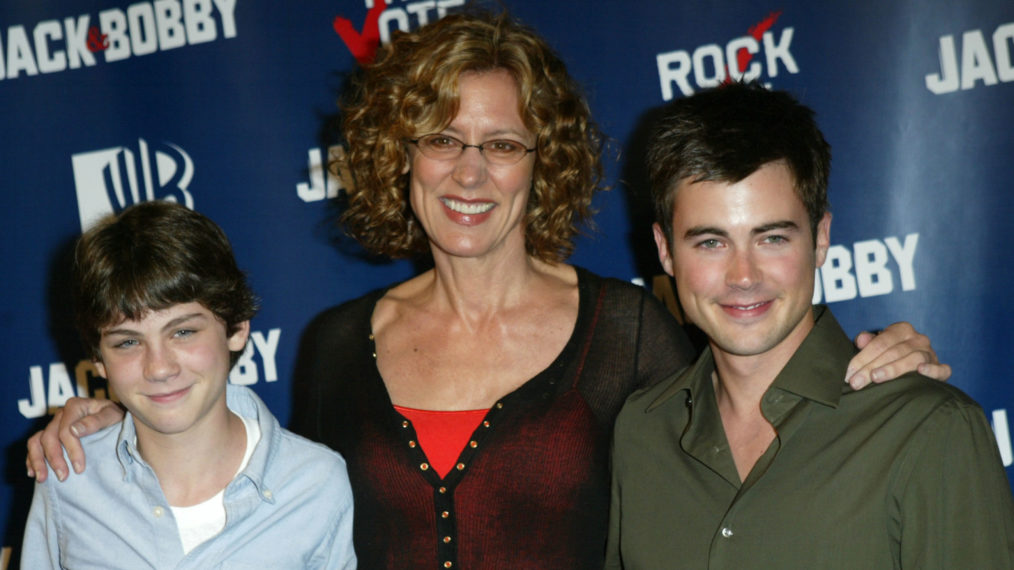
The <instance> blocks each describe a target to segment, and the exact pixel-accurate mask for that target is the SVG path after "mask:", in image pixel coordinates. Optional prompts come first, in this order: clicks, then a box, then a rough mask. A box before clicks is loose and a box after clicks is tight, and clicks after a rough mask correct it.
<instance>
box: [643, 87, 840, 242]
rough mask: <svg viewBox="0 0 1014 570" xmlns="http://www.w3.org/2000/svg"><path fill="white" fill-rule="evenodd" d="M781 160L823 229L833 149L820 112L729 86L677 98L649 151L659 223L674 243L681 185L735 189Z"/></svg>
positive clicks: (759, 90) (784, 96) (781, 96)
mask: <svg viewBox="0 0 1014 570" xmlns="http://www.w3.org/2000/svg"><path fill="white" fill-rule="evenodd" d="M778 160H782V161H784V162H785V164H786V165H787V166H788V168H789V170H790V171H791V173H792V175H793V179H794V181H795V190H796V194H797V195H798V196H799V198H800V199H801V200H802V202H803V205H804V206H805V207H806V210H807V213H808V214H809V217H810V231H811V234H812V235H813V236H814V239H816V231H817V223H818V222H820V219H821V218H822V217H823V216H824V213H825V212H827V211H828V208H829V206H828V201H827V181H828V176H829V175H830V173H831V147H830V145H828V144H827V141H825V140H824V135H823V134H821V132H820V129H819V128H817V123H816V121H814V112H813V110H812V109H810V108H809V107H806V106H805V105H803V104H801V103H799V102H798V101H796V99H795V98H793V97H792V95H790V94H789V93H787V92H785V91H769V90H767V89H765V88H764V87H762V86H761V85H759V84H757V83H755V82H751V83H730V84H726V85H722V86H721V87H717V88H715V89H711V90H708V91H702V92H700V93H697V94H695V95H691V96H690V97H686V98H683V99H677V100H676V101H674V102H672V103H670V104H669V105H668V106H667V107H666V108H665V109H664V113H663V115H662V118H661V120H660V121H659V122H658V124H657V126H656V128H655V130H654V133H653V135H652V137H651V140H650V142H649V145H648V152H647V164H648V179H649V183H650V185H651V195H652V201H653V202H654V208H655V219H656V221H657V222H658V223H659V224H660V225H661V227H662V230H663V232H664V233H665V236H666V239H667V240H668V241H669V242H670V243H672V237H673V236H672V216H673V204H674V203H675V194H676V189H677V187H678V186H679V184H680V183H681V182H683V181H689V182H691V183H692V182H704V181H714V182H725V183H729V184H735V183H736V182H739V181H741V180H743V179H744V178H746V177H748V176H750V175H751V174H753V173H754V172H756V171H757V169H759V168H760V167H761V166H764V165H765V164H768V163H770V162H774V161H778Z"/></svg>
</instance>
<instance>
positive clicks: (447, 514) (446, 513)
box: [440, 511, 451, 519]
mask: <svg viewBox="0 0 1014 570" xmlns="http://www.w3.org/2000/svg"><path fill="white" fill-rule="evenodd" d="M449 516H451V513H449V512H447V511H444V512H442V513H440V518H442V519H446V518H447V517H449Z"/></svg>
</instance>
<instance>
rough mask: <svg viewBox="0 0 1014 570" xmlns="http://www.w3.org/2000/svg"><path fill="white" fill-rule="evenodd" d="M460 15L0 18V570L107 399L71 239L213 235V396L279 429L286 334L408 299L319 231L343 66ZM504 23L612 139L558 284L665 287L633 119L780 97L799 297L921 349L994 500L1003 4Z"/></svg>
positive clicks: (634, 14) (147, 9)
mask: <svg viewBox="0 0 1014 570" xmlns="http://www.w3.org/2000/svg"><path fill="white" fill-rule="evenodd" d="M375 3H376V5H374V4H375ZM462 3H463V0H419V1H403V0H392V1H391V2H389V3H387V4H384V3H383V2H382V0H365V1H364V0H303V1H301V2H291V3H288V2H285V3H283V2H264V1H261V2H255V1H253V0H154V1H149V2H134V3H131V2H126V1H122V0H75V1H71V0H59V1H57V0H42V1H35V2H27V1H20V2H19V1H13V2H4V3H2V4H0V132H2V133H3V135H4V136H3V138H2V140H0V156H2V162H0V164H2V167H0V168H2V170H0V185H2V186H0V189H2V198H3V207H2V208H0V216H2V227H3V228H4V232H3V236H4V239H3V240H2V245H0V247H2V250H0V251H2V256H3V257H2V261H3V266H4V267H6V268H7V270H6V271H7V272H8V273H7V277H6V278H5V279H3V280H0V296H2V299H3V304H2V308H0V325H2V327H3V329H4V330H6V331H7V332H6V333H5V335H4V343H3V348H2V349H0V350H2V351H3V352H2V353H0V354H2V355H3V359H2V362H0V382H2V383H3V384H2V386H3V387H4V391H3V397H2V399H0V406H2V407H3V409H4V410H5V412H6V413H3V414H0V434H2V436H0V437H2V438H3V443H4V445H5V448H4V449H5V452H6V453H5V454H4V457H3V462H4V463H3V466H4V471H3V475H4V478H3V482H2V486H0V522H2V523H3V525H4V526H3V531H4V534H3V545H4V546H5V548H4V558H3V565H2V567H6V564H7V561H8V560H9V559H10V556H11V547H13V548H14V549H15V550H16V549H17V547H18V546H19V545H20V541H21V532H22V528H23V523H24V518H25V516H26V514H27V508H28V504H29V501H30V498H31V492H32V484H31V481H30V480H29V479H27V478H26V477H25V474H24V464H23V457H24V440H25V439H26V438H27V436H28V435H29V434H31V433H32V432H34V431H35V430H36V429H38V428H39V427H40V425H42V423H43V422H44V421H46V419H47V414H48V411H49V410H50V409H51V408H52V407H55V406H60V405H61V404H62V403H63V402H64V401H65V400H66V399H67V398H68V397H70V396H72V395H75V394H82V395H84V394H96V393H100V394H104V393H105V391H104V386H103V384H102V383H101V381H100V380H99V379H96V377H95V375H94V369H93V368H92V367H91V365H90V363H89V362H87V361H85V360H84V359H83V351H82V350H81V349H80V347H79V345H78V343H77V339H76V334H75V332H74V331H73V329H72V326H71V321H70V319H69V307H68V292H67V289H66V279H67V265H68V263H67V259H68V258H67V256H68V252H69V247H70V245H71V244H72V242H73V240H74V239H75V238H76V236H78V235H79V234H80V232H81V229H82V226H83V225H85V224H87V223H89V221H90V220H91V219H94V217H95V216H97V215H100V214H102V213H104V212H109V211H113V210H119V209H121V208H123V207H124V206H126V205H129V204H131V203H134V202H137V201H141V200H149V199H162V198H168V197H172V198H174V199H176V200H179V201H181V202H184V203H186V204H188V205H190V206H191V207H193V208H195V209H197V210H199V211H201V212H203V213H205V214H207V215H208V216H210V217H211V218H212V219H214V220H215V221H217V222H218V223H219V224H220V225H221V226H222V227H223V228H224V229H225V231H226V232H227V233H228V235H229V236H230V238H231V239H232V241H233V244H234V247H235V250H236V254H237V257H238V258H239V261H240V264H241V266H242V267H244V268H245V269H246V270H247V271H248V272H249V275H250V278H251V281H252V284H253V286H254V288H255V289H256V291H257V292H258V293H259V294H260V296H261V297H262V298H263V305H264V308H263V310H262V311H261V313H260V314H259V315H258V316H257V317H256V319H255V320H254V322H253V330H254V335H253V340H252V342H251V344H250V347H249V348H248V353H247V356H246V357H245V358H244V359H243V361H242V362H241V364H240V366H239V367H238V368H237V369H236V370H235V371H234V374H233V378H232V380H233V381H234V382H237V383H242V384H248V385H252V386H253V388H254V389H256V390H257V391H258V392H259V393H260V394H261V395H262V397H264V398H265V400H266V401H267V402H268V404H269V405H270V406H271V408H272V409H273V410H274V411H275V413H276V414H277V415H278V416H279V419H280V420H281V421H282V422H283V423H285V422H287V421H288V418H289V408H290V384H289V376H290V373H291V371H292V369H293V364H294V362H293V361H294V357H295V353H296V346H297V343H298V339H299V335H300V333H301V331H302V330H303V327H304V326H305V325H306V324H307V323H308V322H309V320H310V319H311V318H312V317H313V316H314V315H315V314H316V313H317V312H319V311H320V310H322V309H324V308H325V307H328V306H331V305H334V304H337V303H339V302H341V301H344V300H346V299H349V298H352V297H354V296H358V295H359V294H361V293H364V292H366V291H368V290H370V289H374V288H376V287H379V286H382V285H385V284H389V283H391V282H394V281H397V280H401V279H404V278H407V277H408V276H410V275H412V273H413V271H414V267H413V266H412V265H411V264H410V263H407V262H399V263H388V264H378V263H376V262H368V261H365V260H363V259H361V258H360V257H357V256H356V255H355V253H354V250H352V249H351V248H349V247H347V245H348V244H347V242H344V241H343V240H341V239H340V232H338V231H336V230H335V228H334V226H333V223H332V220H333V217H334V215H333V210H332V208H331V201H329V198H331V197H334V196H335V195H336V194H337V193H338V192H339V190H340V188H339V186H340V185H339V183H338V182H337V181H336V180H334V179H332V178H329V177H327V176H326V175H325V174H324V171H323V170H322V168H321V165H322V163H323V162H325V161H326V157H327V155H328V152H330V147H331V145H333V144H334V143H335V141H336V136H335V133H334V128H333V124H334V120H335V116H336V110H337V109H336V105H335V100H336V97H337V94H338V92H339V91H340V90H341V88H342V86H343V84H344V81H345V78H346V75H347V73H348V72H350V71H351V70H353V69H355V66H356V65H357V63H356V55H357V54H358V55H360V56H362V57H368V54H369V52H370V51H371V49H372V48H373V47H375V46H376V43H377V41H378V40H380V41H383V40H385V39H386V38H387V37H389V34H390V33H391V31H393V30H396V29H399V28H400V29H414V28H416V27H418V26H419V25H422V24H424V23H426V22H428V21H433V20H435V19H437V18H439V17H441V16H443V15H444V14H446V13H448V12H453V11H455V10H458V9H460V5H461V4H462ZM503 4H504V5H506V6H508V7H509V8H510V9H511V10H512V12H513V13H514V14H515V15H516V16H518V17H519V18H521V19H522V20H524V21H526V22H527V23H529V24H531V25H532V26H533V27H535V28H536V29H537V30H539V31H540V32H541V33H542V34H543V35H545V37H546V38H547V39H548V40H549V41H550V43H551V44H552V45H553V46H554V47H555V48H556V49H557V50H558V51H559V52H560V54H561V55H562V56H563V59H564V60H565V61H566V62H567V63H568V65H569V66H570V70H571V72H572V73H573V75H574V76H575V77H576V78H577V79H578V80H579V81H580V82H581V83H582V84H583V85H584V87H585V89H586V93H587V96H588V99H589V101H590V103H591V106H592V109H593V111H594V114H595V116H596V118H597V119H598V121H599V122H600V124H601V126H602V127H603V129H604V130H605V131H606V132H607V133H608V134H609V135H610V137H611V138H612V143H611V145H610V152H609V154H608V160H607V170H608V175H609V180H610V182H611V184H612V185H613V190H612V191H610V192H607V193H604V194H601V195H600V196H599V197H598V198H597V200H596V206H597V208H598V211H599V213H598V215H597V217H596V220H595V221H596V225H597V230H595V231H594V232H589V233H588V234H587V235H586V236H584V237H582V238H581V239H580V240H579V242H578V247H577V251H576V253H575V255H574V256H573V257H572V259H571V261H572V262H573V263H575V264H578V265H582V266H584V267H587V268H589V269H591V270H592V271H595V272H597V273H600V274H603V275H610V276H616V277H620V278H623V279H631V280H636V279H642V280H643V281H644V282H646V283H648V284H649V286H650V285H651V283H652V278H653V277H654V276H655V275H657V274H659V273H661V270H660V268H659V267H658V265H657V262H656V261H655V253H654V246H653V244H652V242H651V238H650V229H649V226H648V224H649V222H650V219H649V218H648V217H647V215H646V213H645V210H644V208H643V206H642V203H641V202H640V197H639V193H640V192H642V191H643V189H644V188H643V186H644V185H643V179H644V176H643V169H642V168H641V165H640V162H639V159H640V156H641V151H642V144H643V132H644V129H645V125H646V124H648V123H650V120H651V112H652V110H653V109H656V108H657V107H658V106H660V105H661V104H662V103H664V102H665V101H666V100H668V99H671V98H673V97H681V96H683V95H686V94H689V93H692V92H694V91H696V90H699V89H701V88H703V87H708V86H713V85H716V84H718V83H719V82H721V81H722V80H724V79H725V78H726V77H727V76H729V75H731V76H733V77H734V78H738V77H740V76H744V75H745V76H746V77H749V78H757V79H759V80H760V81H762V82H764V83H767V84H770V85H771V86H772V87H775V88H779V89H787V90H790V91H792V92H793V93H795V94H796V95H797V96H798V97H799V98H800V99H801V100H802V101H804V102H805V103H806V104H808V105H810V106H811V107H813V108H814V109H816V110H817V112H818V120H819V122H820V124H821V126H822V128H823V130H824V133H825V135H826V136H827V138H828V140H829V141H830V142H831V144H832V147H833V154H834V171H833V173H832V176H831V201H832V207H833V211H834V224H833V228H832V229H833V232H832V236H831V237H832V243H833V244H834V247H833V248H832V250H831V255H830V259H829V262H828V265H827V266H825V268H824V269H823V270H822V273H821V279H820V280H819V281H818V282H819V285H820V287H819V289H820V290H819V291H818V292H817V295H816V297H817V298H818V300H821V301H823V302H829V303H830V304H831V307H832V309H833V310H834V311H835V313H836V315H837V316H838V317H839V320H840V321H841V322H842V324H843V325H844V326H845V328H846V330H847V331H848V332H850V333H852V334H854V333H856V332H858V331H859V330H861V329H863V328H879V327H883V326H885V325H887V324H888V323H891V322H893V321H896V320H902V319H905V320H909V321H911V322H912V323H914V324H915V326H916V327H917V328H918V329H919V330H920V331H923V332H925V333H927V334H928V335H929V336H930V337H931V338H932V339H933V344H934V346H935V347H936V349H937V352H938V354H939V355H940V357H941V358H942V359H943V360H944V361H946V362H948V363H950V364H952V365H953V366H954V371H955V372H954V377H953V379H952V382H953V383H954V384H955V385H957V386H959V387H961V388H962V389H964V390H965V391H967V392H968V393H969V394H970V395H971V396H972V397H973V398H975V399H976V400H977V401H979V402H980V403H981V404H982V406H983V408H984V409H985V411H986V415H987V416H988V417H989V418H990V419H991V421H992V422H993V426H994V430H995V432H996V436H997V443H998V445H999V447H1000V450H1001V455H1002V457H1003V461H1004V463H1005V465H1006V466H1007V468H1008V475H1009V476H1010V475H1012V474H1014V468H1012V467H1011V464H1012V455H1011V429H1010V425H1009V421H1008V410H1014V383H1012V375H1011V373H1010V372H1009V371H1010V370H1011V369H1014V356H1012V352H1014V351H1012V350H1011V346H1012V344H1014V342H1012V333H1011V332H1010V329H1009V327H1008V326H1007V325H1008V323H1009V322H1011V320H1012V318H1014V314H1012V313H1014V304H1012V303H1011V302H1010V301H1009V300H1007V301H1005V300H1004V299H1006V298H1007V292H1006V289H1007V287H1006V285H1005V284H1006V283H1007V282H1008V281H1011V280H1012V279H1014V271H1012V266H1014V248H1012V245H1014V241H1012V239H1011V237H1010V229H1009V228H1010V222H1009V220H1010V219H1011V218H1012V217H1014V216H1012V214H1014V196H1012V193H1011V192H1010V181H1011V180H1012V179H1014V160H1012V158H1011V157H1012V156H1014V138H1012V137H1011V132H1012V130H1014V4H1012V3H1011V2H1009V0H978V1H971V2H960V3H959V2H953V3H944V2H935V3H932V2H931V3H928V4H927V3H926V2H915V1H904V0H886V1H882V2H864V3H857V2H851V1H848V0H831V1H828V2H819V3H815V2H805V1H801V0H784V1H782V2H780V3H758V2H756V1H719V2H685V3H678V2H662V1H654V2H653V1H642V2H606V1H586V2H544V1H539V0H505V1H504V2H503ZM932 4H940V5H939V6H934V5H932ZM364 54H365V55H364ZM15 558H16V557H15Z"/></svg>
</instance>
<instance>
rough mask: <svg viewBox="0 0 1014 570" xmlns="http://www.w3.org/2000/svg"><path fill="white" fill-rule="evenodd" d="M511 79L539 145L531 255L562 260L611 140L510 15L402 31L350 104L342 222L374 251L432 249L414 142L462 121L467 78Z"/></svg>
mask: <svg viewBox="0 0 1014 570" xmlns="http://www.w3.org/2000/svg"><path fill="white" fill-rule="evenodd" d="M499 69H503V70H506V71H508V72H509V73H510V74H511V75H512V76H513V77H514V79H515V81H517V84H518V87H519V94H520V109H519V112H520V114H521V118H522V120H523V121H524V124H525V126H526V128H528V129H529V130H530V131H531V132H533V133H534V134H535V135H536V136H537V137H538V138H537V141H538V142H537V143H536V144H537V149H538V150H537V151H536V154H535V167H534V173H533V181H532V191H531V195H530V196H529V198H528V208H527V211H526V213H525V220H524V227H525V245H526V249H527V252H528V254H529V255H532V256H534V257H536V258H538V259H541V260H543V261H550V262H556V261H562V260H563V259H566V258H567V257H568V256H569V255H570V253H571V252H572V251H573V249H574V244H573V242H572V240H573V238H574V236H575V234H576V233H577V232H578V228H579V225H580V224H583V223H585V222H588V221H590V220H589V218H590V216H591V213H592V212H591V200H592V196H593V194H594V193H595V192H596V191H597V190H598V189H599V185H600V183H601V181H602V164H601V159H600V153H601V150H602V148H601V147H602V136H601V133H600V131H599V130H598V127H597V126H596V125H595V123H594V122H593V121H592V119H591V116H590V112H589V110H588V105H587V103H586V102H585V100H584V98H583V97H582V95H581V93H580V90H579V88H578V86H577V84H576V83H575V82H574V81H573V79H571V77H570V75H569V74H568V73H567V69H566V66H565V65H564V63H563V61H561V60H560V58H559V57H558V56H557V55H556V54H555V53H554V52H553V50H552V49H551V48H550V47H549V46H548V45H547V44H546V42H545V41H544V40H543V39H542V38H540V37H539V36H538V35H537V34H536V33H535V32H534V31H533V30H531V29H530V28H528V27H526V26H524V25H523V24H521V23H519V22H517V21H515V20H513V19H511V18H510V17H509V16H508V15H507V14H498V15H493V14H488V13H470V14H455V15H450V16H447V17H445V18H443V19H441V20H439V21H437V22H435V23H432V24H429V25H426V26H423V27H422V28H420V29H419V30H417V31H415V32H412V33H396V35H395V36H394V37H393V38H392V40H391V42H390V43H389V44H388V45H387V46H384V47H382V48H381V50H380V52H379V53H378V56H377V60H376V62H375V63H373V64H371V65H369V66H367V67H366V68H365V69H364V70H363V72H362V74H361V76H360V77H359V78H358V80H357V81H356V83H355V84H354V86H353V89H352V91H351V93H350V96H349V97H348V98H347V99H346V100H345V101H343V104H342V109H343V111H344V120H343V130H344V135H345V140H346V142H347V143H348V151H347V152H346V153H345V155H344V157H339V158H338V159H337V160H336V161H335V162H334V163H332V165H331V168H332V169H333V170H335V171H336V172H338V173H340V175H341V176H342V178H343V180H344V181H345V186H346V197H347V206H346V209H345V211H344V212H343V214H342V217H341V221H342V223H343V224H344V225H345V228H346V230H347V231H348V232H349V233H350V234H351V235H352V236H353V237H355V238H356V239H357V240H358V241H359V242H360V243H361V244H362V245H363V246H364V247H365V248H366V249H367V250H369V251H370V252H372V253H376V254H381V255H386V256H389V257H394V258H398V257H409V256H412V255H414V254H419V253H425V252H429V242H428V239H427V237H426V235H425V233H424V231H423V228H421V227H420V224H419V223H418V221H417V220H416V217H415V214H414V213H413V212H412V207H411V205H410V204H409V199H408V186H409V184H408V182H409V174H407V170H408V169H407V165H408V153H407V152H406V141H407V140H408V139H412V138H415V137H418V136H420V135H423V134H427V133H434V132H439V131H441V130H443V129H445V128H446V127H447V126H448V125H449V124H450V123H451V121H452V120H453V119H454V117H455V115H456V114H457V112H458V104H459V99H458V78H459V77H460V76H461V74H462V73H465V72H473V71H474V72H482V71H490V70H499Z"/></svg>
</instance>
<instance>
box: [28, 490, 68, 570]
mask: <svg viewBox="0 0 1014 570" xmlns="http://www.w3.org/2000/svg"><path fill="white" fill-rule="evenodd" d="M54 478H55V475H54V474H53V473H50V480H54ZM50 491H51V490H50V488H49V487H48V486H47V484H46V483H36V484H35V493H34V494H33V495H32V507H31V509H30V510H29V511H28V522H27V523H26V525H25V538H24V542H23V543H22V545H21V568H24V569H28V568H31V569H32V570H36V569H46V568H59V567H60V543H59V540H58V536H57V532H58V531H57V523H56V513H57V510H56V505H54V504H53V503H54V501H55V498H54V497H53V496H51V493H50Z"/></svg>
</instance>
